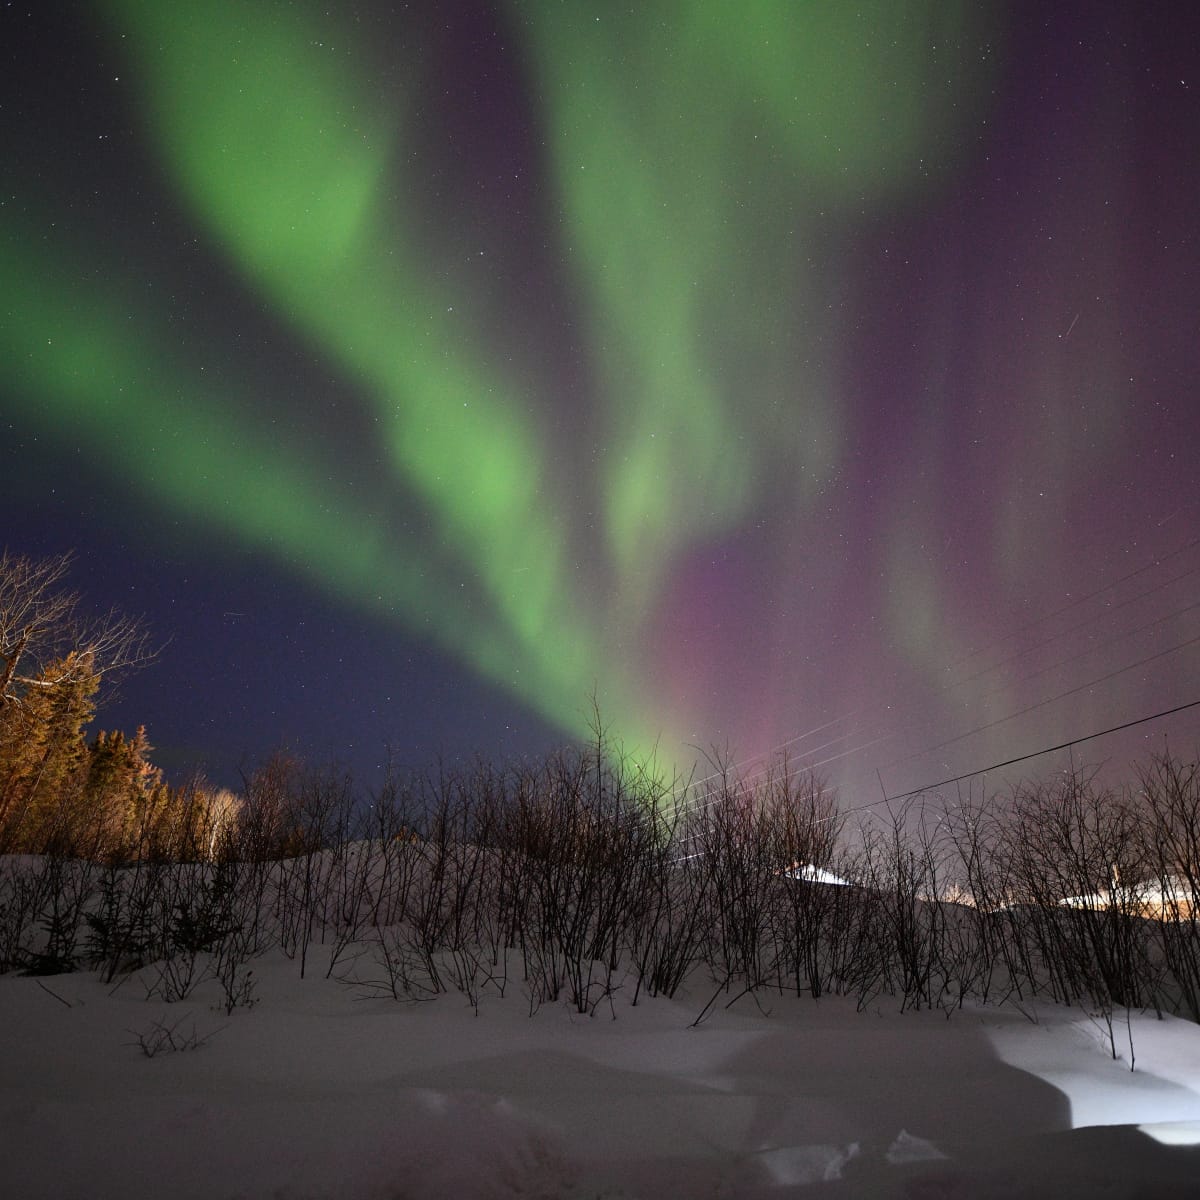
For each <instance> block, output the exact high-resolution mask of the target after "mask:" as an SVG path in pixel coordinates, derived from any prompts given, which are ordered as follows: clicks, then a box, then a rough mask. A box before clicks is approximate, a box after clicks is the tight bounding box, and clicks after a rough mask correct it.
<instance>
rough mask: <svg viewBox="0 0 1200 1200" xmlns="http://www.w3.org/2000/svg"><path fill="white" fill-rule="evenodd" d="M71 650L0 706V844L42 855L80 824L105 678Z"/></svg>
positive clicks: (86, 656) (84, 658) (86, 657)
mask: <svg viewBox="0 0 1200 1200" xmlns="http://www.w3.org/2000/svg"><path fill="white" fill-rule="evenodd" d="M87 659H88V655H86V654H80V653H79V652H77V651H71V653H70V654H68V655H66V656H65V657H64V658H63V659H61V660H55V661H53V662H51V663H49V664H47V666H46V667H45V668H44V669H43V670H42V671H41V672H40V673H39V674H38V676H37V677H35V678H33V679H31V680H29V681H28V685H27V686H26V688H25V690H24V693H23V695H22V696H21V697H20V698H19V699H14V700H10V701H9V702H8V703H6V704H4V705H3V706H0V842H2V843H3V844H4V846H5V847H6V848H7V849H10V850H19V851H26V852H39V851H41V850H43V849H45V848H47V847H48V846H50V845H53V844H59V843H61V842H62V840H63V839H64V838H66V839H68V840H69V839H70V838H71V835H72V832H73V831H74V828H75V826H76V825H77V823H78V818H79V816H80V813H79V804H78V801H79V798H80V794H81V791H82V783H83V780H84V777H85V775H86V770H87V759H88V748H87V743H86V741H85V739H84V728H85V726H86V725H87V724H88V722H89V721H90V720H91V719H92V716H93V714H94V712H95V695H96V691H97V689H98V688H99V686H100V678H99V675H98V674H97V673H96V672H95V670H94V669H93V666H92V664H91V663H90V662H88V661H87Z"/></svg>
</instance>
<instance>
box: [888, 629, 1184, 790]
mask: <svg viewBox="0 0 1200 1200" xmlns="http://www.w3.org/2000/svg"><path fill="white" fill-rule="evenodd" d="M1197 642H1200V634H1197V635H1196V636H1195V637H1193V638H1188V640H1187V641H1186V642H1180V643H1179V644H1178V645H1177V646H1170V647H1169V648H1168V649H1166V650H1159V651H1158V652H1157V653H1156V654H1150V655H1147V657H1145V658H1139V659H1138V661H1137V662H1133V663H1129V664H1128V665H1126V666H1124V667H1118V668H1117V669H1116V670H1115V671H1109V673H1108V674H1107V675H1101V676H1099V677H1098V678H1096V679H1089V680H1088V681H1087V682H1086V683H1081V684H1079V686H1078V687H1073V688H1068V689H1067V690H1066V691H1065V692H1059V693H1058V695H1057V696H1050V697H1048V698H1047V699H1045V700H1039V701H1038V702H1037V703H1036V704H1030V705H1027V706H1026V707H1025V708H1022V709H1018V710H1017V711H1016V712H1015V713H1009V714H1008V716H1006V717H998V718H997V719H996V720H995V721H989V722H988V723H987V724H986V725H977V726H976V727H975V728H974V729H968V730H967V732H966V733H960V734H958V736H957V737H952V738H948V739H947V740H946V741H944V742H938V744H937V745H936V746H926V747H925V749H924V750H918V751H917V752H916V753H915V754H909V755H907V756H906V757H904V758H900V759H897V760H896V761H895V762H894V763H889V764H888V765H889V766H895V765H896V764H897V763H902V762H908V761H909V760H910V759H912V758H916V757H918V756H919V755H921V754H928V753H931V752H932V751H934V750H944V749H945V748H946V747H947V746H953V745H954V744H955V743H956V742H961V741H962V740H963V739H964V738H969V737H973V736H974V735H975V734H977V733H982V732H983V731H984V730H985V729H994V728H995V727H996V726H997V725H1003V724H1005V723H1006V722H1008V721H1015V720H1016V719H1017V717H1023V716H1025V714H1026V713H1031V712H1034V711H1035V710H1036V709H1039V708H1045V707H1046V705H1047V704H1054V703H1055V702H1056V701H1058V700H1065V699H1066V698H1067V697H1068V696H1074V695H1075V694H1076V693H1077V692H1082V691H1084V690H1085V689H1086V688H1090V687H1095V686H1096V685H1097V684H1099V683H1107V682H1108V681H1109V680H1110V679H1116V677H1117V676H1118V675H1124V674H1125V672H1126V671H1133V670H1136V669H1137V668H1138V667H1144V666H1145V665H1146V664H1147V663H1151V662H1154V661H1155V660H1156V659H1159V658H1166V656H1167V655H1168V654H1174V653H1176V651H1178V650H1186V649H1187V647H1188V646H1194V645H1195V644H1196V643H1197Z"/></svg>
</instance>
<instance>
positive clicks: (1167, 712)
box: [839, 700, 1200, 816]
mask: <svg viewBox="0 0 1200 1200" xmlns="http://www.w3.org/2000/svg"><path fill="white" fill-rule="evenodd" d="M1189 708H1200V700H1192V701H1189V702H1188V703H1187V704H1177V705H1176V706H1175V707H1174V708H1165V709H1163V711H1162V712H1156V713H1152V714H1151V715H1150V716H1148V717H1138V719H1137V720H1136V721H1126V722H1125V723H1124V724H1123V725H1111V726H1109V728H1108V729H1101V730H1099V731H1098V732H1097V733H1089V734H1085V735H1084V736H1083V737H1077V738H1072V739H1071V740H1070V741H1069V742H1059V744H1058V745H1057V746H1047V747H1046V748H1045V749H1044V750H1034V751H1033V752H1032V753H1031V754H1020V755H1018V756H1017V757H1016V758H1006V759H1005V760H1004V761H1003V762H996V763H992V764H991V765H990V766H987V767H979V768H977V769H976V770H974V771H967V772H965V773H964V774H962V775H952V776H951V777H950V778H949V779H939V780H938V781H937V782H936V783H926V784H923V785H922V786H921V787H918V788H913V789H912V790H911V791H908V792H900V793H898V794H897V795H895V796H884V798H883V799H882V800H873V801H871V802H870V803H869V804H859V805H856V806H855V807H854V808H847V809H844V810H843V812H842V813H840V814H839V816H841V815H846V814H849V813H854V812H862V811H863V810H865V809H868V808H878V806H879V805H881V804H891V803H893V802H894V801H896V800H907V799H909V798H910V797H912V796H919V795H921V793H922V792H928V791H932V790H933V789H934V788H940V787H946V786H947V784H951V783H961V782H962V781H963V780H964V779H974V777H975V776H976V775H984V774H986V773H987V772H988V771H998V770H1000V768H1001V767H1011V766H1013V765H1014V764H1015V763H1021V762H1028V761H1029V760H1030V759H1031V758H1040V757H1041V756H1042V755H1043V754H1053V753H1054V752H1055V751H1056V750H1067V749H1069V748H1070V747H1071V746H1079V745H1082V744H1083V743H1084V742H1090V741H1094V740H1095V739H1096V738H1100V737H1107V736H1108V734H1110V733H1120V732H1121V730H1123V729H1132V728H1133V727H1134V726H1135V725H1145V724H1146V723H1147V722H1148V721H1157V720H1160V719H1161V718H1162V717H1170V716H1173V715H1174V714H1175V713H1181V712H1186V711H1187V710H1188V709H1189Z"/></svg>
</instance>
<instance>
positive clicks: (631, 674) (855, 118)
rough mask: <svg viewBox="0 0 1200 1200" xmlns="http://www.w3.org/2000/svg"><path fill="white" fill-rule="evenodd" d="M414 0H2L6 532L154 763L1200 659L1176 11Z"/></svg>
mask: <svg viewBox="0 0 1200 1200" xmlns="http://www.w3.org/2000/svg"><path fill="white" fill-rule="evenodd" d="M394 7H395V6H391V5H385V4H345V5H341V4H334V5H328V6H321V5H315V4H308V3H293V4H278V3H261V4H259V3H254V4H246V3H239V2H235V0H198V2H197V3H194V4H161V3H153V2H149V0H101V2H98V3H96V4H94V5H90V6H80V7H79V8H78V9H72V10H71V12H70V13H69V14H68V13H64V12H61V11H60V12H56V13H47V12H41V11H38V12H35V13H25V12H23V11H17V10H14V8H12V7H10V8H8V9H6V10H5V12H4V15H3V17H0V22H2V28H3V30H4V39H3V43H2V47H3V48H2V50H0V53H2V54H3V56H4V61H5V64H6V70H5V72H4V79H3V82H0V100H2V107H0V129H2V136H3V147H2V149H3V156H4V157H3V162H4V164H5V167H4V171H3V179H2V182H0V189H2V195H0V279H2V280H3V296H2V299H0V418H2V425H0V429H2V432H3V435H4V449H3V452H2V456H0V487H2V488H3V491H2V492H0V501H2V503H3V508H2V509H0V516H2V517H3V525H2V526H0V528H2V530H3V537H4V541H5V543H6V544H7V545H8V546H9V547H10V548H11V549H13V550H15V551H17V552H22V553H34V554H39V553H55V552H59V551H61V550H64V549H69V548H72V547H74V548H76V549H77V550H78V552H79V555H80V559H79V564H78V569H77V573H76V578H75V583H76V585H77V586H78V587H80V589H81V590H82V591H83V592H84V595H85V597H87V598H88V599H89V600H93V601H94V602H95V603H96V604H97V605H99V606H102V607H106V606H108V605H110V604H115V605H118V606H120V607H122V608H125V609H129V610H132V611H135V612H145V614H146V617H147V620H148V623H149V624H150V625H151V627H152V628H153V629H154V630H155V632H156V633H157V634H159V635H160V636H162V637H164V638H165V637H170V638H171V639H172V640H171V643H170V645H169V646H168V647H167V649H166V650H165V651H164V653H163V655H162V659H161V661H160V663H159V664H158V665H156V666H155V667H154V668H153V670H152V672H150V673H147V674H146V675H145V676H139V677H137V678H136V679H133V680H130V681H129V682H128V683H127V685H126V686H125V688H124V690H123V694H122V698H121V700H120V702H119V707H118V709H117V715H118V716H119V717H120V718H121V719H126V714H128V718H127V722H128V723H131V724H136V723H137V722H139V721H144V722H145V723H146V724H147V726H148V727H149V732H150V736H151V740H152V741H153V742H154V743H155V744H156V745H157V746H158V747H159V749H160V756H161V757H162V758H163V759H164V760H165V761H166V762H167V763H168V764H170V763H178V764H185V763H188V762H201V763H204V764H205V765H206V766H207V767H208V768H209V769H210V770H212V771H214V772H216V773H217V774H221V773H223V772H224V773H228V772H230V771H232V770H233V769H234V768H235V767H236V765H237V763H238V762H239V761H245V759H247V758H251V757H254V756H256V755H261V754H263V753H265V752H267V751H269V750H270V749H271V748H273V747H274V746H275V745H278V744H280V743H283V742H291V743H296V744H307V745H312V746H315V747H316V748H317V749H318V750H319V751H325V750H329V751H331V752H333V753H336V754H338V755H339V756H340V757H342V758H344V759H347V760H349V761H350V763H351V765H356V766H360V767H361V766H364V765H367V764H370V763H375V762H378V761H379V760H380V758H381V757H382V754H383V748H384V746H385V744H388V743H390V744H392V745H393V746H394V747H395V749H396V750H397V752H398V753H399V754H400V755H401V756H402V757H404V758H406V759H408V760H414V759H415V760H418V761H419V760H421V759H422V758H423V757H424V758H426V759H427V758H429V757H431V756H433V755H435V754H436V753H437V752H438V751H439V750H440V749H443V748H450V749H451V750H453V751H455V752H462V751H467V750H473V749H477V750H479V751H480V752H481V753H484V754H485V755H488V756H495V757H505V756H508V755H512V754H522V753H525V752H527V751H530V750H532V749H536V748H540V747H542V746H545V745H549V744H553V742H554V740H555V739H556V738H561V737H563V736H574V735H579V734H581V733H584V732H585V731H586V720H587V716H588V714H589V706H590V698H591V696H592V694H593V692H594V693H595V696H596V699H597V701H598V703H599V705H600V708H601V711H602V714H603V715H604V717H605V719H606V720H607V722H608V723H609V725H610V727H611V729H612V732H613V733H614V734H615V735H616V736H618V737H619V738H621V739H622V740H623V741H624V742H625V743H626V744H627V745H629V746H630V747H631V748H635V749H639V750H640V749H645V748H647V747H650V746H651V745H653V744H655V743H656V742H657V743H658V744H659V746H660V752H661V754H662V755H663V756H664V757H665V758H667V759H669V760H671V761H680V762H684V763H685V764H686V763H688V762H689V761H690V759H692V758H694V757H695V756H696V751H695V750H694V749H693V747H695V746H699V747H701V748H702V749H707V748H713V747H716V748H719V749H722V750H723V749H725V748H728V749H729V751H730V752H731V753H732V754H733V755H734V756H735V757H736V758H738V759H747V758H751V756H753V755H756V754H759V753H761V752H763V751H766V750H770V749H772V748H775V747H780V746H782V745H783V744H784V743H790V745H789V747H788V748H789V749H790V751H791V752H792V753H793V754H794V755H795V756H796V757H797V758H798V759H800V760H805V761H809V762H812V763H817V764H821V769H822V771H824V772H825V773H827V774H829V775H830V776H831V777H833V778H834V780H835V781H836V782H839V783H841V784H842V785H843V786H844V787H846V788H847V789H849V790H851V791H855V790H856V789H862V788H870V789H871V790H872V791H873V792H874V793H875V794H878V788H879V783H878V782H877V772H878V774H879V777H881V778H882V779H883V780H884V781H885V788H886V789H887V790H888V791H899V790H902V789H906V788H909V787H915V786H918V785H919V784H921V783H922V782H925V781H927V780H931V779H938V778H942V777H944V776H948V775H950V774H956V773H959V772H961V771H966V770H971V769H974V768H976V767H979V766H983V765H986V764H987V763H989V762H993V761H999V760H1000V759H1003V758H1007V757H1012V756H1015V755H1018V754H1023V753H1026V752H1029V751H1033V750H1036V749H1038V748H1039V747H1040V746H1043V745H1050V744H1053V743H1054V742H1057V741H1062V740H1067V739H1070V738H1073V737H1077V736H1083V735H1085V734H1088V733H1090V732H1092V731H1094V730H1099V729H1101V728H1104V727H1105V726H1106V725H1110V724H1118V723H1121V722H1124V721H1128V720H1132V719H1135V718H1138V717H1141V716H1143V715H1146V714H1149V713H1151V712H1154V711H1157V710H1159V709H1165V708H1168V707H1171V706H1173V705H1177V704H1181V703H1185V702H1188V701H1191V700H1194V699H1200V690H1198V688H1197V682H1196V681H1197V679H1198V678H1200V671H1198V670H1197V668H1198V667H1200V652H1198V649H1197V645H1196V644H1194V642H1189V639H1195V638H1196V637H1197V636H1200V621H1198V620H1197V615H1196V611H1194V603H1195V599H1196V580H1197V579H1198V578H1200V550H1198V549H1197V548H1196V547H1194V546H1192V545H1191V542H1192V541H1193V539H1195V538H1196V537H1197V536H1198V535H1197V525H1198V522H1197V516H1198V507H1200V506H1198V505H1197V503H1196V501H1197V498H1198V493H1197V469H1196V452H1197V450H1198V449H1200V415H1198V414H1200V405H1198V402H1197V398H1196V391H1195V389H1196V380H1197V375H1198V372H1197V367H1198V366H1200V337H1198V334H1200V328H1198V326H1200V321H1198V319H1197V278H1196V275H1197V265H1198V262H1200V253H1198V250H1197V245H1196V237H1195V225H1196V220H1195V215H1194V197H1195V195H1196V185H1197V183H1200V169H1198V168H1200V139H1198V137H1197V134H1196V130H1197V129H1200V105H1198V104H1197V102H1196V94H1197V92H1196V82H1197V81H1196V79H1195V78H1194V74H1193V73H1192V67H1193V66H1194V61H1193V60H1194V51H1193V50H1192V49H1191V48H1192V47H1194V46H1195V45H1196V44H1197V42H1198V40H1200V18H1198V17H1197V15H1196V14H1195V12H1194V11H1193V10H1192V8H1191V6H1188V5H1186V4H1183V3H1181V2H1180V3H1170V4H1167V5H1165V6H1162V7H1161V8H1158V9H1156V10H1155V11H1154V13H1153V14H1148V13H1141V12H1139V11H1136V10H1134V9H1132V8H1131V7H1130V6H1127V5H1120V4H1116V3H1112V4H1099V5H1095V4H1084V3H1082V2H1080V3H1077V4H1064V5H1055V6H1053V12H1052V13H1051V12H1048V11H1045V6H1035V5H1014V4H987V3H967V2H963V3H945V2H943V0H907V2H904V3H882V2H879V3H876V2H871V3H866V4H862V5H858V6H855V7H853V8H850V7H848V6H841V5H821V4H815V3H795V2H790V0H749V2H747V0H742V2H741V3H726V2H724V0H720V2H711V3H710V2H706V3H703V4H696V3H677V2H675V3H672V2H665V0H650V2H649V3H646V4H644V5H640V6H635V7H634V8H633V10H632V11H625V10H624V9H621V10H618V9H616V8H615V7H613V6H608V5H601V6H594V5H593V6H587V5H576V4H562V3H559V2H550V0H545V2H528V3H522V2H517V0H511V2H508V3H504V2H501V0H495V2H493V3H485V2H479V3H465V2H458V0H454V2H448V3H442V4H434V3H427V4H416V5H413V6H410V7H409V8H407V9H403V10H399V11H393V9H394ZM1189 606H1191V607H1189ZM1172 647H1179V648H1178V649H1177V650H1172V649H1171V648H1172ZM1093 681H1097V682H1093ZM1068 693H1069V694H1068ZM1060 694H1062V695H1063V699H1061V700H1055V699H1054V698H1055V697H1057V696H1059V695H1060ZM1023 710H1029V711H1027V712H1025V713H1024V715H1014V714H1021V713H1022V712H1023ZM1196 711H1198V710H1192V712H1190V713H1187V714H1181V715H1180V717H1178V718H1176V719H1174V720H1173V721H1167V722H1163V723H1162V724H1150V725H1147V726H1145V727H1141V728H1140V729H1139V730H1138V732H1137V734H1136V736H1131V737H1130V738H1127V739H1126V740H1125V741H1124V742H1122V743H1120V744H1119V746H1118V744H1117V743H1113V744H1109V743H1096V744H1095V749H1094V752H1093V751H1092V750H1090V749H1089V751H1087V752H1086V753H1085V754H1084V755H1083V757H1087V758H1090V759H1092V760H1093V761H1094V760H1096V759H1098V758H1105V757H1108V756H1110V755H1121V754H1123V755H1124V756H1125V758H1128V756H1129V754H1130V753H1134V752H1136V750H1137V748H1138V747H1139V746H1143V745H1147V744H1151V745H1161V739H1162V737H1163V735H1164V733H1166V732H1168V731H1169V734H1170V736H1171V737H1172V738H1175V737H1179V738H1182V739H1183V740H1184V742H1185V744H1188V745H1190V744H1193V743H1194V742H1195V741H1196V740H1197V739H1196V736H1195V734H1196V730H1197V722H1198V719H1197V718H1196V716H1195V712H1196ZM810 731H813V732H811V734H810ZM972 731H977V732H972ZM805 734H809V736H806V737H802V736H800V735H805ZM1051 765H1053V764H1051Z"/></svg>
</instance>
